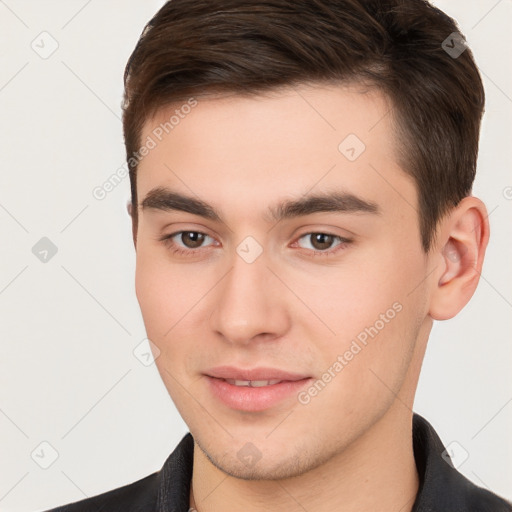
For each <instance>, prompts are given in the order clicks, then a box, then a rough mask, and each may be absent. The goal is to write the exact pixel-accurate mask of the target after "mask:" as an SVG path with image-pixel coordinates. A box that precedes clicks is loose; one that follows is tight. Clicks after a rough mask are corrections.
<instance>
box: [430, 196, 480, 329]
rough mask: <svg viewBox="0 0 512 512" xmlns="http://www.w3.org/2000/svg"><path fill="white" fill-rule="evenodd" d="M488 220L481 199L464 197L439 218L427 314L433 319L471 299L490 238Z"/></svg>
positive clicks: (453, 312)
mask: <svg viewBox="0 0 512 512" xmlns="http://www.w3.org/2000/svg"><path fill="white" fill-rule="evenodd" d="M489 231H490V228H489V220H488V214H487V209H486V207H485V205H484V203H483V202H482V201H481V200H480V199H478V198H476V197H473V196H470V197H465V198H464V199H462V201H461V202H460V203H459V204H458V205H457V206H456V207H455V208H454V209H453V210H452V211H451V212H450V213H449V214H448V215H447V216H446V217H445V218H444V219H443V220H442V221H441V225H440V229H439V232H438V233H439V234H438V237H437V242H436V247H435V250H434V251H435V253H434V254H433V255H432V256H433V261H434V263H436V262H437V267H436V268H437V271H436V272H435V278H434V281H433V286H434V289H433V290H432V292H433V293H432V295H431V298H430V309H429V314H430V316H431V317H432V318H433V319H434V320H447V319H448V318H452V317H454V316H455V315H456V314H457V313H458V312H459V311H460V310H461V309H462V308H463V307H464V306H465V305H466V304H467V303H468V302H469V300H470V299H471V297H472V296H473V293H474V292H475V290H476V286H477V284H478V281H479V279H480V273H481V271H482V265H483V262H484V256H485V250H486V248H487V244H488V242H489Z"/></svg>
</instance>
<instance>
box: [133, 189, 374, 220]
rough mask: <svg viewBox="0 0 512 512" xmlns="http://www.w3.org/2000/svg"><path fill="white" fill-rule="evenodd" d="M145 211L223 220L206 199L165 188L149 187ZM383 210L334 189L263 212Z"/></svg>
mask: <svg viewBox="0 0 512 512" xmlns="http://www.w3.org/2000/svg"><path fill="white" fill-rule="evenodd" d="M140 206H141V208H142V209H143V210H160V211H181V212H186V213H191V214H193V215H198V216H200V217H204V218H205V219H208V220H211V221H214V222H220V223H224V220H223V219H222V216H221V214H220V213H219V212H218V211H217V210H216V209H215V208H214V207H213V206H212V205H210V204H208V203H207V202H205V201H203V200H201V199H198V198H195V197H192V196H188V195H186V194H182V193H179V192H176V191H173V190H171V189H168V188H165V187H156V188H154V189H152V190H150V191H149V192H148V193H147V194H146V197H145V198H144V200H143V201H142V202H141V203H140ZM321 212H334V213H371V214H376V215H379V214H380V213H381V211H380V209H379V207H378V205H377V204H376V203H374V202H371V201H366V200H364V199H362V198H360V197H357V196H355V195H354V194H351V193H347V192H339V191H331V192H324V193H316V194H307V195H304V196H302V197H300V198H299V199H291V200H283V201H280V202H279V203H277V204H276V205H273V206H270V207H269V208H268V210H267V213H266V215H264V220H265V221H267V222H279V221H281V220H285V219H292V218H296V217H301V216H305V215H311V214H313V213H321Z"/></svg>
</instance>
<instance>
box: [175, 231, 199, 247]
mask: <svg viewBox="0 0 512 512" xmlns="http://www.w3.org/2000/svg"><path fill="white" fill-rule="evenodd" d="M179 234H180V235H181V236H180V238H181V242H183V244H184V245H185V247H187V248H189V249H197V248H198V247H201V244H202V243H203V242H204V238H205V234H204V233H199V232H198V231H182V232H181V233H179Z"/></svg>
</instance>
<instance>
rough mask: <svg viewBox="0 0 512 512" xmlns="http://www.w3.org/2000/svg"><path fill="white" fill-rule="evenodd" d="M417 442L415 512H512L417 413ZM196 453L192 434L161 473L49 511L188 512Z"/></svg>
mask: <svg viewBox="0 0 512 512" xmlns="http://www.w3.org/2000/svg"><path fill="white" fill-rule="evenodd" d="M413 446H414V457H415V461H416V467H417V468H418V474H419V480H420V485H419V489H418V494H417V496H416V500H415V502H414V506H413V509H412V512H511V511H512V504H511V503H508V502H507V501H505V500H504V499H502V498H500V497H498V496H496V495H495V494H493V493H491V492H489V491H487V490H485V489H482V488H480V487H477V486H476V485H474V484H473V483H471V482H470V481H469V480H468V479H467V478H466V477H464V476H463V475H462V474H461V473H459V472H458V471H457V470H456V469H455V468H454V467H452V465H450V464H449V463H448V462H447V461H446V457H447V456H446V452H445V447H444V446H443V443H442V442H441V440H440V439H439V436H438V435H437V433H436V432H435V430H434V428H433V427H432V425H430V423H428V422H427V421H426V420H425V419H424V418H422V417H421V416H419V415H418V414H414V416H413ZM443 452H444V453H445V454H444V456H443ZM193 453H194V440H193V438H192V435H191V434H190V433H188V434H186V435H185V436H184V437H183V439H182V440H181V441H180V443H179V444H178V446H177V447H176V448H175V449H174V451H173V452H172V453H171V455H169V458H168V459H167V460H166V461H165V464H164V465H163V467H162V469H161V470H160V471H157V472H155V473H153V474H152V475H149V476H147V477H145V478H142V479H141V480H137V481H136V482H133V483H131V484H129V485H125V486H123V487H119V488H117V489H114V490H112V491H108V492H106V493H103V494H99V495H97V496H94V497H91V498H87V499H85V500H81V501H77V502H74V503H71V504H68V505H65V506H62V507H58V508H55V509H52V510H51V511H47V512H188V510H189V492H190V481H191V477H192V461H193Z"/></svg>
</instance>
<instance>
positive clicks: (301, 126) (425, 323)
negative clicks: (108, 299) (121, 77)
mask: <svg viewBox="0 0 512 512" xmlns="http://www.w3.org/2000/svg"><path fill="white" fill-rule="evenodd" d="M125 87H126V91H125V104H124V119H123V122H124V134H125V143H126V150H127V160H128V165H129V166H130V171H131V174H130V178H131V191H132V201H131V205H130V208H129V211H130V213H131V216H132V221H133V240H134V244H135V249H136V254H137V270H136V292H137V298H138V301H139V303H140V306H141V310H142V314H143V318H144V323H145V327H146V330H147V334H148V338H149V339H150V340H151V347H152V350H153V353H154V355H155V359H156V364H157V367H158V370H159V372H160V375H161V377H162V380H163V382H164V384H165V386H166V388H167V390H168V391H169V393H170V396H171V397H172V399H173V401H174V403H175V405H176V407H177V409H178V410H179V412H180V414H181V415H182V417H183V419H184V420H185V422H186V423H187V425H188V426H189V428H190V433H189V434H187V435H186V436H185V437H184V438H183V440H182V441H181V442H180V444H179V445H178V446H177V448H176V449H175V451H174V452H173V453H172V454H171V455H170V456H169V458H168V459H167V461H166V463H165V464H164V466H163V468H162V469H161V471H159V472H157V473H154V474H152V475H150V476H148V477H146V478H144V479H141V480H139V481H137V482H134V483H132V484H129V485H126V486H124V487H121V488H118V489H115V490H113V491H110V492H107V493H104V494H101V495H99V496H96V497H93V498H89V499H86V500H82V501H80V502H76V503H74V504H70V505H67V506H64V507H60V508H57V509H54V510H55V511H61V512H64V511H69V512H78V511H86V510H87V511H88V510H91V511H92V510H105V511H111V510H112V511H113V510H122V511H148V512H149V511H151V512H155V511H158V512H164V511H180V512H181V511H187V510H190V509H191V510H197V511H199V512H206V511H209V512H217V511H219V512H220V511H222V512H230V511H241V510H243V511H244V512H252V511H268V510H276V511H277V510H286V511H304V510H308V511H313V510H315V511H324V510H326V511H327V510H330V511H332V510H343V511H344V512H355V511H366V510H379V511H389V512H391V511H393V512H398V511H402V512H405V511H415V512H420V511H434V510H435V511H451V512H453V511H472V512H475V511H482V512H483V511H496V512H497V511H510V510H512V506H511V504H510V503H507V502H506V501H505V500H503V499H501V498H500V497H498V496H496V495H494V494H492V493H491V492H489V491H487V490H484V489H482V488H480V487H477V486H476V485H474V484H473V483H471V482H470V481H469V480H467V479H466V478H465V477H464V476H462V474H460V473H459V472H458V471H457V470H456V469H455V468H454V467H453V466H452V465H451V464H450V458H449V455H448V453H447V451H446V450H445V447H444V446H443V444H442V443H441V441H440V439H439V437H438V436H437V434H436V433H435V431H434V430H433V428H432V427H431V425H430V424H429V423H428V422H427V421H426V420H425V419H423V418H421V417H420V416H418V415H416V414H414V413H413V411H412V406H413V401H414V394H415V390H416V386H417V382H418V378H419V373H420V368H421V363H422V360H423V356H424V353H425V349H426V345H427V340H428V336H429V332H430V330H431V327H432V322H433V320H446V319H448V318H452V317H453V316H455V315H456V314H457V313H458V312H459V311H460V310H461V309H462V308H463V307H464V306H465V305H466V304H467V302H468V301H469V300H470V298H471V296H472V295H473V293H474V291H475V288H476V286H477V283H478V278H479V275H480V271H481V269H482V264H483V259H484V254H485V250H486V246H487V243H488V238H489V225H488V220H487V211H486V208H485V206H484V204H483V203H482V202H481V201H480V200H479V199H477V198H476V197H474V196H472V195H471V187H472V183H473V180H474V176H475V166H476V158H477V151H478V137H479V127H480V119H481V115H482V112H483V107H484V91H483V88H482V83H481V80H480V77H479V74H478V71H477V68H476V66H475V63H474V61H473V58H472V55H471V52H470V50H469V49H468V48H467V47H466V45H465V43H464V40H463V38H462V36H461V35H460V34H459V33H458V31H457V27H456V25H455V23H454V21H453V20H452V19H450V18H449V17H447V16H446V15H445V14H444V13H442V12H441V11H439V10H437V9H435V8H433V7H432V6H430V5H429V4H428V3H426V2H424V1H421V0H385V1H382V0H380V1H358V0H336V1H332V0H331V1H323V0H314V1H313V0H269V1H263V2H262V1H252V0H222V2H220V1H219V2H217V1H212V0H210V1H208V2H203V1H196V0H172V1H171V2H168V3H166V4H165V5H164V6H163V7H162V8H161V10H160V11H159V12H158V13H157V14H156V16H155V17H154V18H153V19H152V20H151V21H150V22H149V23H148V25H147V26H146V28H145V30H144V32H143V34H142V36H141V39H140V41H139V43H138V45H137V47H136V49H135V51H134V52H133V54H132V56H131V57H130V60H129V62H128V65H127V67H126V73H125Z"/></svg>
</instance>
